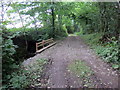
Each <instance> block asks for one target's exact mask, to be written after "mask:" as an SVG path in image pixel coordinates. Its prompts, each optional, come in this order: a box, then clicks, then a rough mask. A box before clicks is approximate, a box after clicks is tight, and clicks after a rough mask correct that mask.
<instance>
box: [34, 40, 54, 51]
mask: <svg viewBox="0 0 120 90" xmlns="http://www.w3.org/2000/svg"><path fill="white" fill-rule="evenodd" d="M54 44H56V42H54V40H53V38H51V39H47V40H43V41H41V42H38V43H36V53H39V52H42V51H43V50H45V49H47V48H49V47H51V46H53V45H54ZM39 47H42V49H40V50H39Z"/></svg>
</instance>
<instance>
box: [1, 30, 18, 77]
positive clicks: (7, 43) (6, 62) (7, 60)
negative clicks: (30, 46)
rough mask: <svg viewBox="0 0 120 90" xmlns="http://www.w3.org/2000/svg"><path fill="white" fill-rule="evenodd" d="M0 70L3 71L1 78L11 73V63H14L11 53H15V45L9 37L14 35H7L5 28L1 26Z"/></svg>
mask: <svg viewBox="0 0 120 90" xmlns="http://www.w3.org/2000/svg"><path fill="white" fill-rule="evenodd" d="M2 30H3V32H2V41H3V42H2V64H3V65H2V72H3V79H5V78H6V75H7V74H10V73H11V70H12V67H11V66H12V65H13V64H14V63H15V61H14V59H13V54H15V52H16V51H15V48H16V47H17V46H16V45H14V44H13V41H12V39H11V38H13V37H14V36H15V34H14V36H11V35H9V33H8V32H7V29H6V28H2Z"/></svg>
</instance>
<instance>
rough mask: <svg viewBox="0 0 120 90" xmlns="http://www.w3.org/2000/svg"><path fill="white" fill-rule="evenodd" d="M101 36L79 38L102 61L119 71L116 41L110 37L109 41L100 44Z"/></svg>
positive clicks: (97, 34) (87, 35)
mask: <svg viewBox="0 0 120 90" xmlns="http://www.w3.org/2000/svg"><path fill="white" fill-rule="evenodd" d="M102 35H103V34H102V33H93V34H86V35H81V37H82V38H83V39H85V41H86V43H88V44H89V45H90V46H91V47H92V48H93V49H94V50H95V52H96V53H97V54H98V55H99V56H101V58H102V59H103V60H104V61H106V62H108V63H111V65H112V67H113V68H114V69H119V68H120V58H119V52H120V51H119V45H118V41H117V40H116V39H115V37H112V38H111V41H109V42H106V43H102V44H101V42H100V38H101V37H102Z"/></svg>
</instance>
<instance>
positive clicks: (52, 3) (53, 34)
mask: <svg viewBox="0 0 120 90" xmlns="http://www.w3.org/2000/svg"><path fill="white" fill-rule="evenodd" d="M51 5H52V8H51V11H52V30H53V31H52V36H53V38H54V37H55V13H54V2H51Z"/></svg>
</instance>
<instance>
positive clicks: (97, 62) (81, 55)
mask: <svg viewBox="0 0 120 90" xmlns="http://www.w3.org/2000/svg"><path fill="white" fill-rule="evenodd" d="M38 58H46V59H49V60H52V64H51V65H50V67H49V68H48V70H47V72H46V76H48V77H49V79H48V85H47V87H51V88H65V87H73V88H79V87H83V86H82V81H81V80H80V78H78V77H76V75H74V74H72V73H70V72H68V70H67V66H68V64H69V63H71V62H72V61H74V60H83V61H85V62H86V64H87V65H88V66H89V67H90V68H91V69H92V70H93V71H94V76H92V77H91V78H92V79H93V83H94V84H95V87H97V88H117V87H118V75H117V74H116V72H115V71H113V70H112V69H111V68H110V67H109V65H107V64H106V63H104V62H103V61H102V60H101V59H100V58H99V57H98V56H96V55H95V53H94V52H93V50H91V49H90V48H89V46H87V45H86V44H85V43H84V42H83V40H82V39H80V38H79V37H77V36H69V37H67V38H66V39H64V40H62V41H60V42H59V43H57V44H56V45H55V46H53V47H51V48H49V49H47V50H45V51H44V52H42V53H40V54H37V55H36V56H34V57H32V58H30V59H28V60H26V61H25V62H24V63H23V64H24V65H29V64H30V63H32V62H34V61H35V60H36V59H38Z"/></svg>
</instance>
